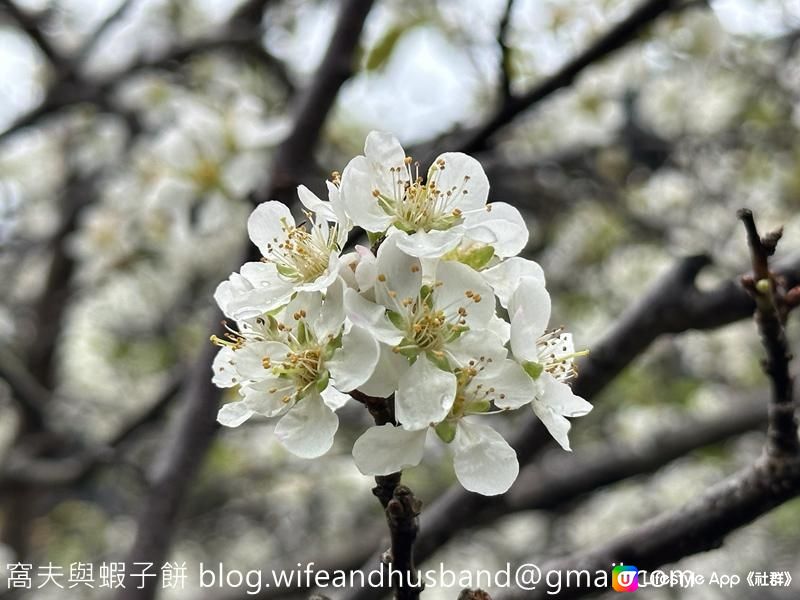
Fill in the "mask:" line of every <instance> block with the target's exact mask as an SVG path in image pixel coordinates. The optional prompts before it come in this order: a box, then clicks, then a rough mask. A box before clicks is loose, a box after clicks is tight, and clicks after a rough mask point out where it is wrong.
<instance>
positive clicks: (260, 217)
mask: <svg viewBox="0 0 800 600" xmlns="http://www.w3.org/2000/svg"><path fill="white" fill-rule="evenodd" d="M294 224H295V223H294V217H293V216H292V212H291V211H290V210H289V207H288V206H286V205H285V204H283V203H282V202H277V201H275V200H271V201H269V202H263V203H262V204H259V205H258V206H256V208H255V210H253V212H252V213H251V214H250V218H249V219H247V233H248V234H249V235H250V240H251V241H252V242H253V243H254V244H255V245H256V246H258V249H259V250H260V251H261V254H262V255H263V256H269V255H270V254H271V253H272V247H273V246H274V245H275V244H276V242H280V241H281V240H283V239H284V238H285V237H286V227H287V226H289V227H293V226H294Z"/></svg>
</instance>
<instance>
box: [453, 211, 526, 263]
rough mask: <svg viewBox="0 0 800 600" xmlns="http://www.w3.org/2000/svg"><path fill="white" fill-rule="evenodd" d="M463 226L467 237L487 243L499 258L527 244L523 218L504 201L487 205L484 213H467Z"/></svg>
mask: <svg viewBox="0 0 800 600" xmlns="http://www.w3.org/2000/svg"><path fill="white" fill-rule="evenodd" d="M464 228H465V229H466V231H465V237H466V238H467V239H470V240H474V241H476V242H482V243H484V244H489V245H490V246H491V247H492V248H494V253H495V255H496V256H499V257H501V258H504V257H506V256H514V255H516V254H519V253H520V252H522V250H523V249H524V248H525V246H527V244H528V236H529V232H528V226H527V225H526V224H525V220H524V219H523V218H522V215H521V214H520V212H519V211H518V210H517V209H516V208H514V207H513V206H511V205H510V204H506V203H505V202H493V203H491V204H489V205H487V207H486V212H485V213H483V212H477V213H472V214H469V215H467V216H466V217H465V219H464Z"/></svg>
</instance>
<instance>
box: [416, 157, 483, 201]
mask: <svg viewBox="0 0 800 600" xmlns="http://www.w3.org/2000/svg"><path fill="white" fill-rule="evenodd" d="M442 161H444V167H441V166H440V164H441V162H442ZM432 178H435V180H436V186H437V187H438V188H439V190H440V191H441V192H442V193H443V194H447V193H448V192H450V193H451V194H452V198H453V200H452V203H451V204H450V205H448V208H451V209H452V208H460V209H461V210H462V211H463V212H467V211H470V210H477V209H480V208H482V207H483V206H484V205H485V204H486V199H487V198H488V197H489V179H488V178H487V177H486V173H485V172H484V170H483V167H482V166H481V163H479V162H478V161H477V160H475V159H474V158H472V157H471V156H469V155H467V154H463V153H462V152H445V153H444V154H440V155H439V156H438V157H437V158H436V160H435V161H434V162H433V164H432V165H431V168H430V169H429V170H428V182H430V181H431V179H432ZM464 192H466V193H464Z"/></svg>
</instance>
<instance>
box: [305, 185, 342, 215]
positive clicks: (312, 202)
mask: <svg viewBox="0 0 800 600" xmlns="http://www.w3.org/2000/svg"><path fill="white" fill-rule="evenodd" d="M297 197H298V198H299V199H300V203H301V204H302V205H303V206H305V207H306V208H307V209H308V210H310V211H311V212H313V213H316V214H317V216H318V217H322V218H323V219H325V220H326V221H333V222H334V223H335V222H337V221H338V218H337V217H336V213H334V212H333V208H332V207H331V205H330V203H329V202H325V201H323V200H322V199H321V198H320V197H319V196H317V195H316V194H315V193H314V192H312V191H311V190H310V189H308V188H307V187H306V186H304V185H298V186H297Z"/></svg>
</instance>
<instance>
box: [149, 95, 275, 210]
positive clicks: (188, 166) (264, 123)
mask: <svg viewBox="0 0 800 600" xmlns="http://www.w3.org/2000/svg"><path fill="white" fill-rule="evenodd" d="M173 108H174V111H175V115H176V123H175V125H174V126H173V127H170V128H169V129H167V130H166V131H165V132H164V133H163V134H162V135H160V136H159V137H158V138H157V139H156V140H155V143H154V144H153V145H152V147H151V148H149V149H148V155H147V157H146V158H145V159H144V160H143V167H144V169H145V170H146V171H152V172H154V173H155V174H156V175H158V179H157V180H156V182H155V183H156V194H157V195H159V196H161V197H164V198H166V199H169V201H170V202H174V201H175V198H180V197H183V198H185V199H187V200H192V199H193V198H195V197H197V196H199V195H203V194H207V193H221V194H222V195H224V196H227V197H231V198H241V197H243V196H244V195H245V194H246V193H247V192H248V191H250V190H252V189H254V188H255V187H256V186H257V185H258V183H259V180H260V179H261V178H262V177H263V175H262V173H263V170H262V169H259V168H258V166H259V165H261V164H263V163H264V161H265V160H266V153H265V150H266V149H268V148H269V147H271V146H273V145H275V144H276V143H278V142H279V141H280V140H281V139H282V138H283V137H284V136H285V135H286V133H287V131H288V128H287V126H288V123H287V121H286V120H285V119H273V118H266V117H265V116H264V114H263V107H262V106H260V105H259V102H258V101H257V100H255V99H254V98H250V97H239V98H237V99H236V100H235V101H234V102H232V103H230V104H229V105H228V106H227V107H225V109H222V110H220V109H218V108H216V107H214V106H211V105H208V104H206V103H201V102H196V101H193V100H191V99H189V98H186V97H179V98H177V99H176V100H175V101H174V107H173ZM153 159H155V160H153Z"/></svg>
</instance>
